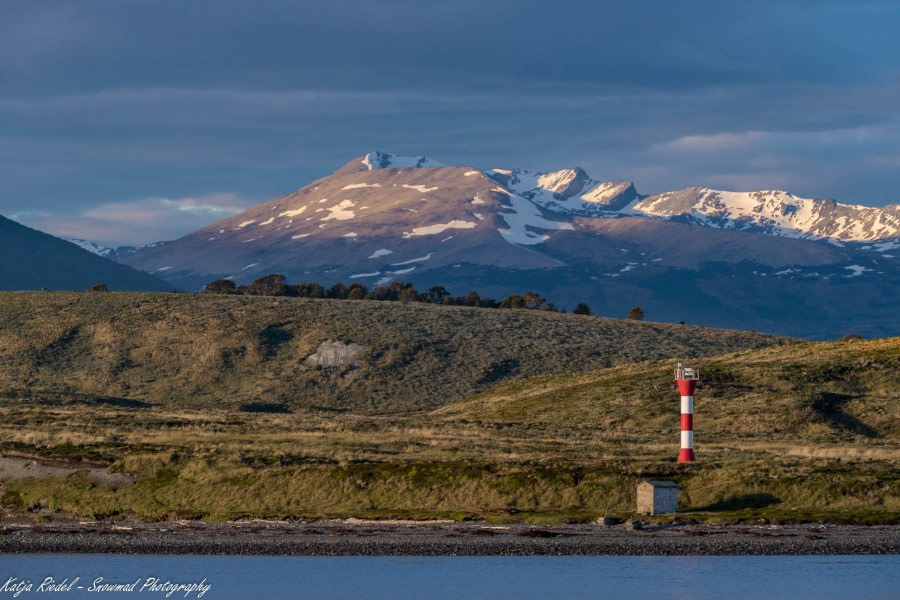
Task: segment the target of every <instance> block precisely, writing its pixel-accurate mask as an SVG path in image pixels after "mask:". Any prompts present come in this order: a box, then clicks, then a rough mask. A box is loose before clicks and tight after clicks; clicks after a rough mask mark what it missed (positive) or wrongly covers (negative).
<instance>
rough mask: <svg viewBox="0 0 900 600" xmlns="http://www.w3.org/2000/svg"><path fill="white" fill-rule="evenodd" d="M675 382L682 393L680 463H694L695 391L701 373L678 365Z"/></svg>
mask: <svg viewBox="0 0 900 600" xmlns="http://www.w3.org/2000/svg"><path fill="white" fill-rule="evenodd" d="M675 381H676V382H677V383H678V391H679V392H680V393H681V451H680V452H679V453H678V462H680V463H683V462H694V460H696V459H695V458H694V390H695V389H696V388H697V382H698V381H700V371H698V370H697V369H689V368H687V367H685V366H684V365H682V364H681V363H678V366H677V367H675Z"/></svg>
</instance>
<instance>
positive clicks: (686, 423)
mask: <svg viewBox="0 0 900 600" xmlns="http://www.w3.org/2000/svg"><path fill="white" fill-rule="evenodd" d="M681 430H682V431H693V430H694V415H691V414H682V415H681Z"/></svg>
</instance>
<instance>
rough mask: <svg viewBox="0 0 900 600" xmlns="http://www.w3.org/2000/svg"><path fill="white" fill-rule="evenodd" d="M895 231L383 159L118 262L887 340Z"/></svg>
mask: <svg viewBox="0 0 900 600" xmlns="http://www.w3.org/2000/svg"><path fill="white" fill-rule="evenodd" d="M897 235H898V223H897V214H896V207H886V208H883V209H878V208H865V207H850V206H846V205H840V204H837V203H834V202H832V201H823V200H805V199H800V198H795V197H794V196H791V195H790V194H787V193H785V192H753V193H746V194H740V193H733V192H715V191H712V190H705V189H701V188H696V189H692V190H685V191H682V192H673V193H670V194H660V195H656V196H649V197H643V196H641V195H640V194H638V192H637V190H636V189H635V186H634V185H633V184H632V183H631V182H627V181H615V180H610V181H604V180H600V179H593V178H591V177H590V176H589V175H588V174H587V173H586V172H585V171H584V170H582V169H580V168H572V169H562V170H558V171H547V172H530V171H526V170H522V169H501V168H493V169H481V168H476V167H470V166H447V165H443V164H442V163H440V162H438V161H435V160H433V159H430V158H428V157H401V156H395V155H391V154H386V153H383V152H373V153H369V154H366V155H364V156H361V157H358V158H356V159H354V160H352V161H350V162H349V163H347V165H345V166H344V167H342V168H341V169H339V170H337V171H336V172H335V173H333V174H332V175H330V176H328V177H324V178H322V179H319V180H317V181H314V182H312V183H311V184H309V185H307V186H306V187H303V188H301V189H299V190H297V191H296V192H293V193H290V194H287V195H285V196H282V197H279V198H276V199H274V200H271V201H268V202H264V203H261V204H258V205H256V206H254V207H252V208H250V209H248V210H246V211H244V212H243V213H240V214H238V215H235V216H233V217H230V218H227V219H223V220H221V221H217V222H215V223H212V224H210V225H208V226H207V227H204V228H202V229H200V230H197V231H195V232H193V233H191V234H189V235H187V236H185V237H183V238H181V239H179V240H175V241H172V242H166V243H162V244H157V245H151V246H149V247H145V248H141V249H138V250H136V251H134V252H133V253H131V254H122V253H118V254H117V260H120V261H121V262H124V263H125V264H128V265H131V266H134V267H137V268H140V269H142V270H145V271H148V272H150V273H153V274H155V275H157V276H162V277H165V278H166V279H167V280H169V281H171V282H173V283H175V284H176V285H179V286H180V287H184V288H186V289H199V288H201V287H202V286H203V284H204V283H206V282H208V281H211V280H213V279H217V278H223V277H224V278H230V279H233V280H234V281H236V282H238V283H246V282H249V281H252V280H253V279H256V278H258V277H261V276H263V275H267V274H271V273H281V274H283V275H285V276H286V277H287V278H288V279H289V280H290V281H293V282H301V281H306V282H318V283H322V284H331V283H335V282H343V283H348V282H351V281H354V282H355V281H359V282H362V283H365V284H366V285H368V286H370V287H371V286H379V285H386V284H388V283H390V282H392V281H413V282H414V283H415V284H416V285H417V287H422V286H431V285H444V286H446V287H448V289H451V291H452V292H453V293H458V294H464V293H466V292H468V291H469V290H472V289H474V290H477V291H479V292H480V293H483V294H487V295H491V296H495V297H496V296H501V297H502V296H504V295H507V294H509V293H515V292H522V291H524V290H525V289H533V290H535V291H538V292H539V293H542V294H544V295H545V296H546V297H549V298H552V299H553V300H555V301H556V302H557V304H559V305H562V306H570V307H571V306H574V304H575V303H576V302H578V301H587V302H588V303H590V304H591V305H592V307H594V308H595V312H599V313H601V314H611V315H612V314H616V311H617V310H618V311H619V312H622V310H623V309H622V308H621V306H622V305H628V306H626V307H625V309H624V310H627V308H629V307H630V306H631V305H634V304H640V305H642V306H643V307H644V308H645V310H647V307H650V309H651V310H650V313H649V314H655V318H658V319H660V320H676V321H677V320H682V319H684V320H690V319H692V318H693V319H699V321H698V320H695V321H693V322H702V323H704V324H707V325H716V326H730V327H745V328H747V327H749V328H754V329H760V330H767V331H776V332H782V333H795V334H800V335H817V334H816V333H815V331H816V330H817V328H819V329H821V327H822V323H823V322H829V323H830V326H829V327H830V329H829V331H839V330H841V329H845V328H847V327H850V325H848V324H847V323H853V322H854V321H853V320H852V316H853V315H856V314H859V313H860V312H861V311H862V312H865V313H866V314H867V315H869V317H870V318H871V319H872V324H871V325H870V330H872V331H876V330H877V331H878V332H879V333H882V334H883V333H885V332H886V331H893V330H892V329H890V327H895V325H896V323H895V318H894V317H893V314H894V312H896V311H895V309H897V308H900V307H898V306H897V301H896V296H895V294H894V293H895V291H897V289H898V288H900V269H898V265H897V261H896V260H894V255H893V254H891V252H893V249H894V248H898V247H900V243H897V242H898V238H897ZM830 242H834V243H830ZM674 282H679V283H678V287H677V291H676V290H674V289H673V283H674ZM762 282H764V283H765V285H762V286H761V285H760V284H761V283H762ZM847 286H850V288H853V289H852V290H851V291H850V292H849V293H848V290H850V288H848V287H847ZM854 303H855V304H854ZM860 303H862V304H860ZM867 303H869V304H871V306H870V305H869V304H867ZM851 304H853V306H851ZM810 306H818V307H821V308H819V309H815V310H813V309H811V308H810ZM817 310H818V312H817ZM881 314H883V315H884V316H883V317H879V316H878V315H881ZM888 314H890V315H891V316H890V317H888V316H887V315H888ZM869 317H867V318H869ZM887 323H891V325H890V326H888V325H887ZM856 329H862V328H856ZM898 333H900V332H898ZM829 335H830V334H829Z"/></svg>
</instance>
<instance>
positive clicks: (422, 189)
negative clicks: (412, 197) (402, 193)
mask: <svg viewBox="0 0 900 600" xmlns="http://www.w3.org/2000/svg"><path fill="white" fill-rule="evenodd" d="M400 187H405V188H407V189H410V190H416V191H417V192H422V193H423V194H424V193H426V192H433V191H434V190H437V189H440V188H437V187H428V186H426V185H407V184H405V183H404V184H403V185H402V186H400Z"/></svg>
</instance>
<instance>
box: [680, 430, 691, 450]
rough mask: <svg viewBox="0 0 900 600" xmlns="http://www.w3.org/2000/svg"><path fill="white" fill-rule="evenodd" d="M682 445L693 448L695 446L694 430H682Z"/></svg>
mask: <svg viewBox="0 0 900 600" xmlns="http://www.w3.org/2000/svg"><path fill="white" fill-rule="evenodd" d="M681 447H682V448H693V447H694V432H693V431H682V432H681Z"/></svg>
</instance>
